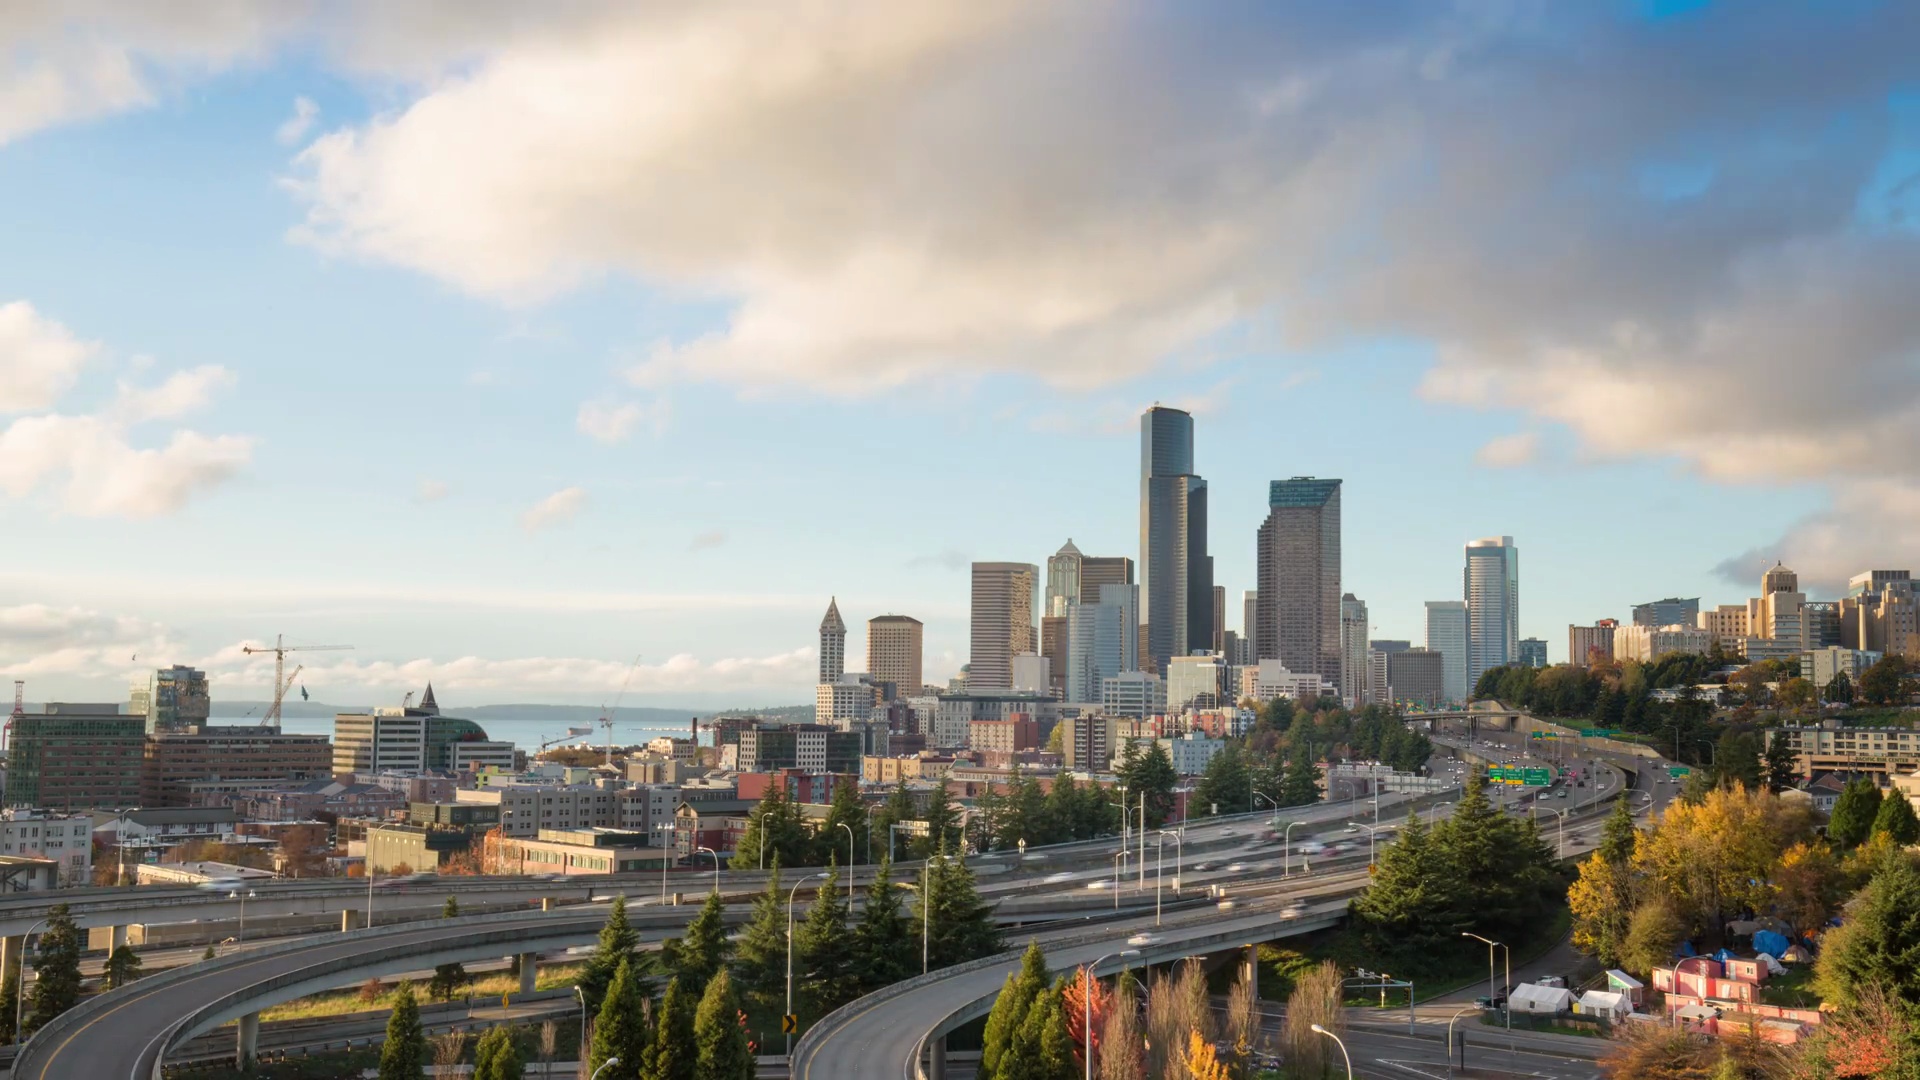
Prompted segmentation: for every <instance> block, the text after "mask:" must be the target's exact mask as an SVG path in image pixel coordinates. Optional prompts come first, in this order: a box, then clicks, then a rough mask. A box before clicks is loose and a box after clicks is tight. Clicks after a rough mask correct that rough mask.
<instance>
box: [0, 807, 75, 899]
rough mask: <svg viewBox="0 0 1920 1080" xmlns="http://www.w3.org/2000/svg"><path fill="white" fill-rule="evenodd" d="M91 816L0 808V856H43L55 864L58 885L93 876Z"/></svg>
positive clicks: (19, 808) (38, 857)
mask: <svg viewBox="0 0 1920 1080" xmlns="http://www.w3.org/2000/svg"><path fill="white" fill-rule="evenodd" d="M93 824H94V822H93V817H92V815H89V814H71V815H69V814H56V813H53V812H51V811H47V810H36V809H28V808H21V807H15V808H13V809H8V810H0V855H5V856H6V857H8V858H32V859H46V860H48V861H50V862H52V863H54V864H56V865H57V866H58V867H59V869H58V870H57V872H56V874H57V877H56V880H57V882H58V884H59V885H61V886H72V885H86V884H90V883H91V881H92V878H93Z"/></svg>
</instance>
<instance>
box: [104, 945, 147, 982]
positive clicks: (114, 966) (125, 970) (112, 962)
mask: <svg viewBox="0 0 1920 1080" xmlns="http://www.w3.org/2000/svg"><path fill="white" fill-rule="evenodd" d="M140 966H141V965H140V954H139V953H136V952H134V951H133V949H132V947H131V946H127V945H121V946H119V947H118V948H116V949H114V950H113V952H112V953H110V954H108V956H107V966H106V972H105V974H106V982H107V989H109V990H118V989H119V988H121V987H123V986H125V985H127V984H128V983H130V982H132V981H133V980H135V979H137V978H139V977H140Z"/></svg>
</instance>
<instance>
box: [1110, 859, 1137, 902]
mask: <svg viewBox="0 0 1920 1080" xmlns="http://www.w3.org/2000/svg"><path fill="white" fill-rule="evenodd" d="M1132 854H1133V853H1132V852H1130V851H1116V852H1114V853H1113V910H1115V911H1119V910H1120V868H1121V867H1123V866H1125V865H1126V863H1127V859H1128V858H1130V857H1131V856H1132Z"/></svg>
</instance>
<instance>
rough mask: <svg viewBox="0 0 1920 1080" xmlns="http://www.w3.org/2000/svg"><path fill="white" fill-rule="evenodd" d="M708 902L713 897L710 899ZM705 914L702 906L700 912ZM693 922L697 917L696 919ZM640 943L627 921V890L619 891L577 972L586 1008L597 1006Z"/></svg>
mask: <svg viewBox="0 0 1920 1080" xmlns="http://www.w3.org/2000/svg"><path fill="white" fill-rule="evenodd" d="M708 902H709V903H711V902H712V901H711V900H709V901H708ZM705 915H706V911H705V909H702V910H701V916H702V917H704V916H705ZM695 921H696V923H697V922H698V920H697V919H696V920H695ZM693 932H694V928H693V926H688V927H687V936H688V937H689V938H691V937H692V936H693ZM639 947H640V935H639V934H638V933H636V932H635V931H634V929H633V925H632V924H631V923H629V922H628V921H627V894H626V893H618V894H616V895H615V896H614V898H613V907H612V908H611V909H610V910H608V912H607V922H606V925H604V926H602V927H601V928H600V940H599V941H598V942H596V943H595V944H594V947H593V955H592V956H589V957H588V958H587V966H586V968H585V969H584V970H583V971H581V972H580V980H579V983H578V985H579V987H580V993H581V994H582V995H583V996H584V997H585V998H586V999H587V1004H586V1007H587V1008H588V1009H598V1008H599V1007H600V999H601V997H602V996H604V995H605V994H606V992H607V987H608V986H609V985H610V984H611V983H612V982H613V975H614V972H616V971H618V970H620V965H621V964H624V963H626V961H627V958H628V957H630V956H632V955H633V951H634V950H635V949H637V948H639Z"/></svg>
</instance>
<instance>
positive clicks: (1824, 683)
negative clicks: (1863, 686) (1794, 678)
mask: <svg viewBox="0 0 1920 1080" xmlns="http://www.w3.org/2000/svg"><path fill="white" fill-rule="evenodd" d="M1880 657H1881V654H1880V653H1877V652H1869V651H1866V650H1863V649H1843V648H1841V647H1839V646H1838V645H1829V646H1828V647H1826V648H1824V649H1809V650H1808V651H1806V652H1803V653H1801V654H1800V677H1801V678H1803V679H1806V680H1807V681H1808V682H1810V683H1812V684H1813V685H1814V686H1816V687H1818V688H1819V689H1821V690H1825V689H1826V688H1827V687H1828V686H1830V685H1832V683H1833V681H1834V680H1835V679H1837V678H1839V677H1840V676H1842V675H1845V676H1846V677H1847V682H1848V683H1850V684H1851V685H1853V686H1855V687H1858V686H1859V685H1860V676H1862V675H1864V674H1866V672H1867V669H1868V668H1870V667H1872V666H1873V665H1875V664H1877V663H1879V662H1880Z"/></svg>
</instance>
